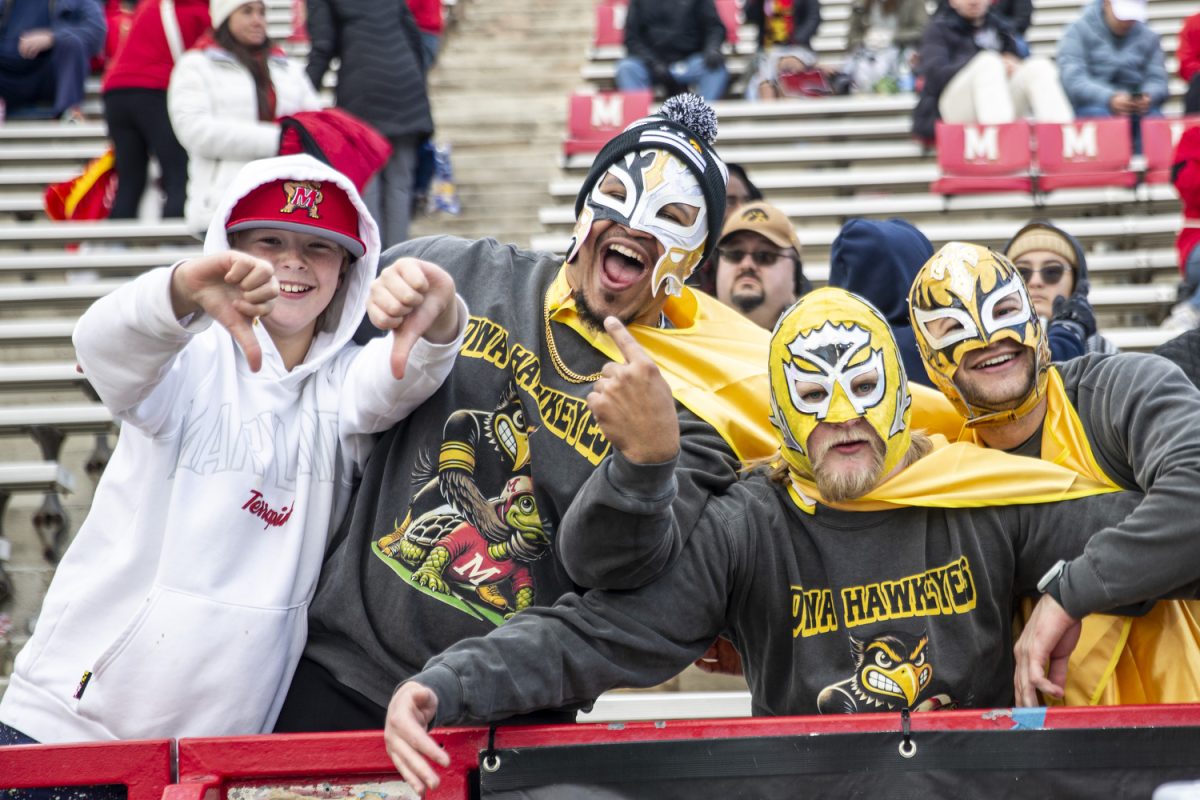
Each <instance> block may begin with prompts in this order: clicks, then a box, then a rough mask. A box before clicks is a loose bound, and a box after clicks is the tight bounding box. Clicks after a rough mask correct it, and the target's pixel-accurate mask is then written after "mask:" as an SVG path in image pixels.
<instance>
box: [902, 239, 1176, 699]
mask: <svg viewBox="0 0 1200 800" xmlns="http://www.w3.org/2000/svg"><path fill="white" fill-rule="evenodd" d="M909 305H910V311H911V314H912V321H913V329H914V331H915V332H916V335H917V342H918V344H919V346H920V349H921V355H922V357H923V359H924V361H925V366H926V369H927V370H928V372H929V377H930V378H931V379H932V380H933V382H934V384H935V385H936V386H937V387H938V388H939V389H941V390H942V392H943V393H944V394H945V395H946V397H947V398H948V399H949V400H950V402H951V403H952V404H953V405H954V407H955V408H956V409H957V410H958V412H959V414H960V415H961V416H962V418H963V427H962V432H961V434H960V435H959V437H958V438H959V440H960V441H971V442H975V443H977V444H980V445H983V446H984V447H990V448H996V449H998V450H1006V451H1008V452H1010V453H1016V454H1019V455H1023V456H1030V457H1032V458H1040V459H1042V460H1044V461H1051V462H1053V463H1056V464H1061V465H1063V466H1065V467H1068V468H1070V469H1073V470H1075V471H1076V472H1078V473H1079V474H1080V475H1083V476H1085V477H1088V478H1091V479H1093V480H1096V481H1100V482H1102V483H1106V484H1108V485H1110V486H1114V487H1119V488H1122V489H1131V490H1137V491H1140V492H1144V493H1145V499H1144V500H1143V501H1142V502H1141V504H1140V505H1139V506H1138V507H1137V509H1136V510H1135V511H1134V512H1133V513H1132V514H1130V515H1129V517H1128V518H1127V519H1125V520H1123V521H1121V522H1120V524H1119V525H1116V526H1115V527H1114V528H1112V533H1113V534H1114V535H1117V536H1121V537H1124V538H1127V539H1128V540H1129V541H1131V542H1137V543H1139V544H1138V545H1137V546H1138V547H1139V548H1140V550H1139V551H1138V552H1139V553H1140V552H1141V551H1142V550H1144V551H1145V552H1146V553H1147V554H1148V553H1149V552H1150V551H1151V550H1156V549H1158V548H1169V547H1170V543H1171V542H1174V541H1178V540H1181V539H1184V538H1188V537H1192V536H1194V535H1195V527H1196V526H1195V522H1194V518H1193V517H1192V516H1191V513H1190V511H1191V509H1195V508H1197V507H1200V391H1197V389H1196V387H1195V386H1194V385H1192V384H1191V383H1190V382H1189V381H1188V379H1187V378H1186V377H1185V376H1184V374H1183V373H1182V372H1181V371H1180V370H1179V369H1178V368H1177V367H1176V366H1174V365H1173V364H1171V363H1169V362H1167V361H1166V360H1164V359H1161V358H1158V357H1157V356H1152V355H1144V354H1134V353H1129V354H1099V353H1094V354H1093V353H1089V354H1088V355H1085V356H1083V357H1081V358H1075V359H1071V360H1070V361H1065V362H1061V363H1057V364H1051V363H1050V357H1049V348H1048V346H1047V337H1046V335H1045V330H1044V329H1043V327H1042V325H1041V323H1040V321H1039V319H1038V315H1037V312H1036V310H1035V308H1034V306H1033V303H1032V302H1031V300H1030V297H1029V293H1028V290H1027V289H1026V287H1025V284H1024V283H1023V282H1022V280H1021V276H1020V275H1019V274H1018V272H1017V270H1016V268H1015V267H1014V266H1013V264H1012V263H1011V262H1010V261H1009V260H1008V259H1006V258H1005V257H1004V256H1002V255H1000V254H999V253H997V252H995V251H992V250H988V249H987V248H984V247H980V246H978V245H974V244H967V243H963V242H951V243H950V244H947V245H945V246H944V247H943V248H942V249H941V250H940V251H938V252H937V253H935V254H934V256H933V257H932V258H931V259H930V260H929V261H928V262H927V263H926V264H925V266H924V267H922V269H921V271H920V272H919V273H918V274H917V277H916V280H915V281H914V283H913V286H912V290H911V292H910V295H909ZM1148 558H1150V556H1149V555H1144V556H1138V557H1137V558H1133V559H1131V560H1130V561H1129V562H1128V563H1127V564H1124V565H1122V567H1121V569H1122V570H1124V571H1129V572H1138V571H1141V570H1144V569H1148V568H1151V567H1150V566H1149V564H1148V563H1147V561H1146V560H1145V559H1148ZM1173 569H1174V570H1175V571H1176V574H1179V573H1180V572H1182V571H1183V570H1184V569H1186V568H1185V567H1183V566H1182V565H1174V566H1173ZM1110 577H1112V578H1116V577H1117V576H1116V575H1113V576H1110ZM1073 579H1075V576H1074V574H1072V573H1069V572H1064V573H1063V574H1062V575H1061V576H1059V575H1058V573H1057V572H1055V573H1054V574H1052V575H1048V576H1047V581H1046V586H1047V588H1048V589H1050V590H1051V591H1050V595H1051V598H1053V599H1051V598H1043V599H1042V601H1041V602H1040V604H1039V606H1038V608H1037V610H1035V611H1034V612H1033V613H1034V617H1033V621H1032V622H1031V623H1030V626H1029V628H1027V633H1026V635H1025V636H1024V637H1023V639H1022V642H1021V644H1020V646H1022V647H1030V648H1036V655H1037V657H1038V658H1041V657H1042V656H1043V655H1044V654H1045V648H1046V647H1047V643H1050V644H1052V643H1053V642H1055V641H1057V635H1058V632H1059V631H1061V630H1063V629H1065V628H1066V627H1067V626H1068V625H1070V624H1071V623H1072V622H1073V620H1072V618H1074V619H1079V618H1080V612H1081V611H1082V609H1079V608H1071V607H1069V605H1068V606H1066V607H1064V606H1063V605H1062V603H1061V598H1058V597H1057V596H1056V595H1055V594H1054V590H1056V589H1057V587H1059V586H1060V585H1062V583H1063V582H1064V581H1065V582H1070V581H1071V580H1073ZM1079 579H1083V576H1080V578H1079ZM1093 579H1094V578H1091V577H1090V576H1089V577H1088V578H1087V580H1093ZM1034 623H1036V624H1034ZM1198 623H1200V606H1198V605H1197V604H1196V603H1194V602H1191V601H1170V602H1160V603H1158V604H1156V605H1155V606H1154V607H1153V609H1151V610H1149V612H1148V613H1147V614H1146V615H1145V616H1143V617H1141V618H1137V619H1133V618H1130V617H1128V616H1095V617H1090V618H1088V619H1086V620H1084V623H1083V629H1082V634H1081V638H1080V640H1079V644H1078V645H1076V646H1075V648H1074V652H1073V653H1072V654H1071V660H1070V665H1069V667H1068V669H1067V673H1066V685H1065V687H1063V688H1065V697H1064V694H1063V692H1060V691H1057V690H1056V689H1052V688H1051V687H1050V686H1049V685H1048V684H1046V685H1043V684H1041V683H1040V682H1039V683H1038V684H1037V688H1039V689H1046V690H1047V695H1046V696H1047V699H1049V700H1051V701H1053V700H1054V699H1056V698H1062V699H1063V700H1064V701H1065V702H1066V703H1067V704H1070V705H1088V704H1102V705H1114V704H1118V703H1184V702H1196V701H1197V700H1200V639H1198V637H1197V634H1196V633H1195V632H1196V631H1197V630H1200V625H1198ZM1064 647H1065V645H1064ZM1067 652H1070V651H1069V650H1068V651H1067ZM1056 683H1058V684H1059V685H1060V686H1061V680H1059V681H1056Z"/></svg>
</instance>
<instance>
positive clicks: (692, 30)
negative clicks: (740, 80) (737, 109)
mask: <svg viewBox="0 0 1200 800" xmlns="http://www.w3.org/2000/svg"><path fill="white" fill-rule="evenodd" d="M724 43H725V24H724V23H723V22H721V17H720V15H719V14H717V7H716V5H715V4H714V2H713V0H670V2H668V1H667V0H630V3H629V11H628V14H627V15H626V17H625V53H626V55H625V58H622V59H621V60H620V61H619V62H617V74H616V81H617V88H618V89H620V90H622V91H636V90H638V89H650V88H658V89H660V90H662V91H663V92H664V93H665V94H667V95H675V94H678V93H680V92H682V91H684V90H685V89H687V88H689V87H694V91H695V92H696V94H698V95H700V96H701V97H703V98H704V99H705V100H708V101H709V102H712V101H713V100H720V99H721V96H722V95H724V94H725V87H726V85H728V83H729V72H728V71H727V70H726V69H725V57H724V56H723V55H721V46H722V45H723V44H724Z"/></svg>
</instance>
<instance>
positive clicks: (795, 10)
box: [743, 0, 821, 50]
mask: <svg viewBox="0 0 1200 800" xmlns="http://www.w3.org/2000/svg"><path fill="white" fill-rule="evenodd" d="M743 14H745V19H746V22H747V23H748V24H750V25H753V26H755V27H756V28H757V29H758V49H759V50H763V49H765V48H770V47H775V46H777V45H790V46H798V47H804V48H807V49H808V50H812V49H813V48H812V38H813V37H814V36H816V35H817V28H819V27H821V4H820V2H818V0H771V2H767V1H766V0H746V3H745V5H744V7H743Z"/></svg>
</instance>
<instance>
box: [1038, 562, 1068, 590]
mask: <svg viewBox="0 0 1200 800" xmlns="http://www.w3.org/2000/svg"><path fill="white" fill-rule="evenodd" d="M1066 566H1067V562H1066V561H1062V560H1060V561H1059V562H1058V563H1057V564H1055V565H1054V566H1053V567H1051V568H1050V569H1049V570H1048V571H1047V572H1046V574H1045V575H1043V576H1042V579H1041V580H1040V581H1038V585H1037V588H1038V591H1039V592H1045V591H1046V589H1047V588H1048V587H1049V586H1050V585H1051V584H1052V583H1054V582H1055V581H1057V580H1058V579H1059V577H1060V576H1061V575H1062V573H1063V569H1065V568H1066Z"/></svg>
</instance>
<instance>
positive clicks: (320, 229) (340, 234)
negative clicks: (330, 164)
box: [225, 179, 367, 258]
mask: <svg viewBox="0 0 1200 800" xmlns="http://www.w3.org/2000/svg"><path fill="white" fill-rule="evenodd" d="M249 228H275V229H278V230H285V231H295V232H296V233H307V234H310V235H312V236H320V237H322V238H325V239H329V240H330V241H333V242H337V243H338V244H340V245H341V246H342V247H344V248H346V250H348V251H349V252H350V255H352V256H354V257H355V258H362V257H363V255H364V254H365V253H366V252H367V246H366V245H365V244H363V240H362V239H360V238H359V236H358V209H357V208H355V207H354V203H352V202H351V201H350V197H349V195H347V194H346V190H345V189H343V188H342V187H340V186H338V185H337V184H336V183H333V182H332V181H296V180H286V179H284V180H277V181H271V182H270V183H264V184H262V185H260V186H258V187H256V188H254V189H253V190H251V191H250V193H249V194H247V195H246V196H245V197H243V198H242V199H241V200H238V201H237V203H236V204H235V205H234V206H233V211H231V212H230V213H229V221H228V222H226V223H225V231H226V232H227V233H233V232H234V231H241V230H247V229H249Z"/></svg>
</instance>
